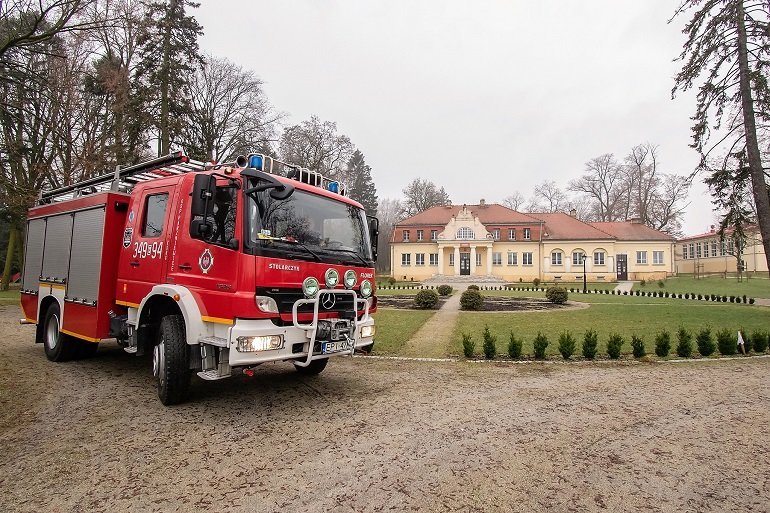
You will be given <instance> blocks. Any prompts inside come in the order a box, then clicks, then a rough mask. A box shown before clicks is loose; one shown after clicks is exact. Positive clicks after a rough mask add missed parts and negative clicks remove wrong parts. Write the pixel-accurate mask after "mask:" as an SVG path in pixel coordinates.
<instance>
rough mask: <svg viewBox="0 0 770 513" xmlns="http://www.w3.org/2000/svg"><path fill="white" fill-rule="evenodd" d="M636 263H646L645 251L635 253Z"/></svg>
mask: <svg viewBox="0 0 770 513" xmlns="http://www.w3.org/2000/svg"><path fill="white" fill-rule="evenodd" d="M636 263H637V264H646V263H647V252H646V251H637V252H636Z"/></svg>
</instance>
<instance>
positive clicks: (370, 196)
mask: <svg viewBox="0 0 770 513" xmlns="http://www.w3.org/2000/svg"><path fill="white" fill-rule="evenodd" d="M346 175H347V177H348V180H349V183H348V194H349V195H350V197H351V198H353V199H354V200H356V201H358V202H359V203H361V204H362V205H363V206H364V208H365V209H366V213H367V214H369V215H370V216H376V215H377V187H376V186H375V185H374V181H373V180H372V168H371V167H369V166H367V165H366V161H365V160H364V154H363V153H361V151H360V150H356V151H355V152H354V153H353V156H352V157H350V160H348V169H347V172H346Z"/></svg>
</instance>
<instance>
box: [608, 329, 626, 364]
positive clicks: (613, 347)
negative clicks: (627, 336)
mask: <svg viewBox="0 0 770 513" xmlns="http://www.w3.org/2000/svg"><path fill="white" fill-rule="evenodd" d="M622 348H623V337H621V336H620V335H618V334H617V333H613V334H612V335H610V338H609V339H608V340H607V356H609V357H610V358H612V359H613V360H617V359H618V358H620V350H621V349H622Z"/></svg>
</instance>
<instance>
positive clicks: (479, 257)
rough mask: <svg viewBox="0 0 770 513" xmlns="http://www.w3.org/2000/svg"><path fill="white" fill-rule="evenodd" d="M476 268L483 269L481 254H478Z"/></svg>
mask: <svg viewBox="0 0 770 513" xmlns="http://www.w3.org/2000/svg"><path fill="white" fill-rule="evenodd" d="M476 267H481V253H476Z"/></svg>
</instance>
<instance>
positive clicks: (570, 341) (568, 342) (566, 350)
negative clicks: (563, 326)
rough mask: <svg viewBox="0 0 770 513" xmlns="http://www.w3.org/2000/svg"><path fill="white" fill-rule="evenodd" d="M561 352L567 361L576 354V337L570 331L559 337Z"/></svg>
mask: <svg viewBox="0 0 770 513" xmlns="http://www.w3.org/2000/svg"><path fill="white" fill-rule="evenodd" d="M559 352H560V353H561V356H562V357H563V358H564V359H565V360H569V359H570V357H571V356H572V355H573V354H575V337H573V336H572V333H570V332H569V331H565V332H563V333H562V334H561V335H559Z"/></svg>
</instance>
